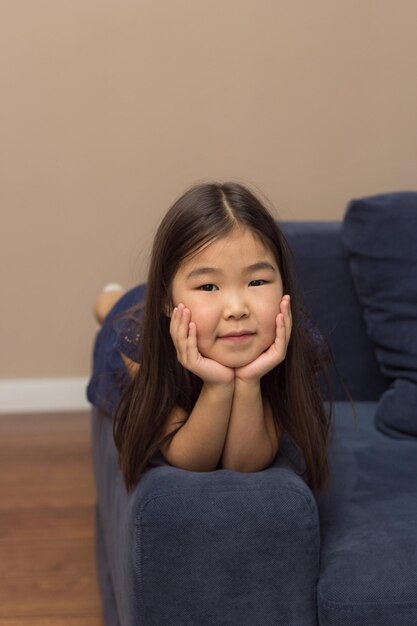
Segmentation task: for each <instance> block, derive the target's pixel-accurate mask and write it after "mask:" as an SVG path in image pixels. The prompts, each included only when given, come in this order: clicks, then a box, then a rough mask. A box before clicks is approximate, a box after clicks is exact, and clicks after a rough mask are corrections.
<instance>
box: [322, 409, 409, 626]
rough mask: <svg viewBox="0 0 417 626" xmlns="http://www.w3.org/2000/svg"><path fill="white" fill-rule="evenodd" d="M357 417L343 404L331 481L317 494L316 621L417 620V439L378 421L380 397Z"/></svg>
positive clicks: (396, 622)
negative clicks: (389, 431) (382, 427)
mask: <svg viewBox="0 0 417 626" xmlns="http://www.w3.org/2000/svg"><path fill="white" fill-rule="evenodd" d="M356 410H357V414H358V419H357V421H355V420H352V414H351V409H350V407H349V405H348V404H346V403H339V404H338V405H337V408H336V415H335V434H334V438H333V443H332V447H331V466H332V472H333V480H332V487H331V489H330V490H329V492H328V493H326V494H324V495H322V496H319V497H318V502H319V510H320V527H321V568H320V579H319V583H318V600H317V602H318V612H319V623H320V624H324V625H329V626H330V625H332V626H333V625H334V626H336V625H337V626H344V625H346V626H351V625H355V624H358V625H359V624H361V625H362V624H374V625H375V626H376V625H378V624H384V626H390V625H392V626H397V625H400V624H401V625H402V624H404V625H406V624H407V625H410V626H411V625H412V624H417V523H416V522H417V486H416V485H417V480H416V478H417V442H416V441H413V440H408V441H404V440H398V439H391V438H389V437H386V436H385V435H384V434H382V433H380V432H379V431H378V430H377V429H375V426H374V414H375V403H373V402H371V403H358V404H357V406H356Z"/></svg>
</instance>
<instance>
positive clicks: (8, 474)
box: [0, 413, 102, 626]
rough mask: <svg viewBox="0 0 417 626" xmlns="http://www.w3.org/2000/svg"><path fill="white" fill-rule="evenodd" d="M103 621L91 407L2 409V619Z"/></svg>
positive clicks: (63, 623)
mask: <svg viewBox="0 0 417 626" xmlns="http://www.w3.org/2000/svg"><path fill="white" fill-rule="evenodd" d="M101 624H102V619H101V611H100V604H99V597H98V589H97V583H96V577H95V566H94V486H93V478H92V469H91V455H90V421H89V415H88V414H87V413H84V414H77V413H68V414H54V415H11V416H6V415H0V625H1V626H101Z"/></svg>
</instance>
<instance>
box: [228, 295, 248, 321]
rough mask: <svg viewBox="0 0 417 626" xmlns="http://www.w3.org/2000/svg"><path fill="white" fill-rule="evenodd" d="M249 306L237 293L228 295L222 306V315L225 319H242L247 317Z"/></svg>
mask: <svg viewBox="0 0 417 626" xmlns="http://www.w3.org/2000/svg"><path fill="white" fill-rule="evenodd" d="M248 315H249V308H248V306H247V304H246V302H245V301H244V299H243V298H241V297H240V296H239V295H238V294H235V295H233V296H230V297H229V298H228V299H227V302H226V303H225V307H224V317H225V319H237V320H239V319H242V318H245V317H248Z"/></svg>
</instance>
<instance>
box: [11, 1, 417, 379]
mask: <svg viewBox="0 0 417 626" xmlns="http://www.w3.org/2000/svg"><path fill="white" fill-rule="evenodd" d="M416 24H417V3H416V2H414V0H378V1H377V0H345V1H344V2H338V1H335V0H317V1H316V2H312V1H311V0H295V1H294V2H292V1H291V2H289V1H288V0H210V2H208V1H207V0H135V1H133V0H39V1H37V2H33V1H32V0H19V1H18V2H17V1H16V0H2V2H1V4H0V50H1V53H0V69H1V92H2V95H1V100H0V101H1V116H0V141H1V151H0V159H1V162H0V177H1V180H0V194H1V205H0V206H1V214H2V221H1V223H2V227H1V259H0V267H1V293H2V304H1V359H0V378H20V377H42V376H44V377H61V376H85V375H87V374H88V371H89V364H90V351H91V343H92V339H93V335H94V332H95V330H96V325H95V323H94V321H93V318H92V315H91V312H90V310H91V303H92V301H93V299H94V296H95V294H96V293H97V291H98V290H99V289H100V287H101V286H102V284H104V283H105V282H107V281H109V280H117V281H122V282H123V283H125V284H126V285H127V286H130V285H133V284H134V283H135V282H137V281H139V280H141V279H143V278H144V277H145V267H146V260H147V255H148V251H149V246H150V243H151V239H152V233H153V231H154V229H155V227H156V225H157V223H158V222H159V220H160V218H161V215H162V214H163V213H164V211H165V210H166V208H167V207H168V205H169V204H170V203H171V201H172V200H173V199H174V198H175V197H176V196H177V195H178V194H179V193H180V192H181V191H182V190H183V189H184V188H185V187H187V186H188V185H189V184H191V183H193V182H195V181H197V180H201V179H206V178H221V179H227V178H238V179H239V180H243V181H246V182H249V183H251V184H254V185H256V186H257V187H259V188H260V189H262V190H263V191H264V192H265V194H266V195H267V196H268V197H269V198H270V199H271V200H272V202H273V203H274V204H275V206H276V207H277V209H278V213H279V215H280V216H281V217H282V218H283V219H304V218H307V219H339V218H341V216H342V215H343V211H344V207H345V205H346V202H347V201H348V200H349V198H351V197H353V196H360V195H365V194H370V193H376V192H383V191H389V190H399V189H415V188H416V187H417V167H416V165H417V132H416V130H417V128H416V124H417V119H416V111H417V81H416V79H415V74H416V65H417V64H416V62H417V36H416Z"/></svg>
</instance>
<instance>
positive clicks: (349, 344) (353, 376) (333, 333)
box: [280, 222, 388, 401]
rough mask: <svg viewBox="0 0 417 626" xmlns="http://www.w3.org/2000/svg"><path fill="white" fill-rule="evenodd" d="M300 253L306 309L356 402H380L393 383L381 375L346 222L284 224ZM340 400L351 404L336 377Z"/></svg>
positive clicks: (297, 259)
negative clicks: (345, 236) (346, 240)
mask: <svg viewBox="0 0 417 626" xmlns="http://www.w3.org/2000/svg"><path fill="white" fill-rule="evenodd" d="M280 226H281V228H282V230H283V232H284V234H285V236H286V238H287V240H288V243H289V245H290V247H291V249H292V251H293V253H294V257H295V262H296V268H297V271H298V277H299V287H300V292H301V295H302V299H303V305H304V308H305V310H306V311H307V313H308V314H309V315H310V317H311V319H312V321H313V323H314V324H316V325H317V327H318V328H319V329H320V331H321V332H322V333H323V335H324V336H325V337H326V338H327V340H328V342H329V345H330V348H331V350H332V353H333V357H334V360H335V362H336V365H337V369H338V372H339V374H340V376H341V378H342V380H343V382H344V384H345V385H346V386H347V388H348V389H349V392H350V394H351V396H352V398H353V399H354V400H358V401H359V400H377V399H378V398H379V396H380V395H381V393H382V392H383V391H384V389H386V387H387V384H388V381H387V379H386V378H384V377H383V376H382V374H381V373H380V370H379V367H378V364H377V361H376V356H375V349H374V346H373V344H372V343H371V342H370V340H369V339H368V336H367V334H366V327H365V322H364V319H363V314H362V309H361V307H360V304H359V301H358V298H357V296H356V293H355V290H354V286H353V282H352V278H351V276H350V272H349V265H348V259H347V256H346V253H345V250H344V248H343V244H342V241H341V222H281V224H280ZM332 379H333V384H334V393H335V398H336V399H337V400H345V399H346V392H345V391H344V390H343V386H342V385H341V383H340V381H339V379H338V376H337V375H335V373H333V374H332Z"/></svg>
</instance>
